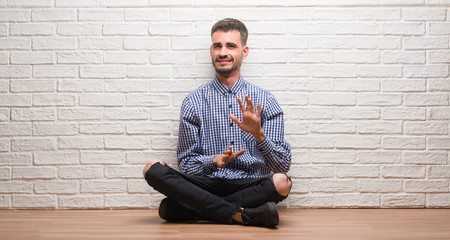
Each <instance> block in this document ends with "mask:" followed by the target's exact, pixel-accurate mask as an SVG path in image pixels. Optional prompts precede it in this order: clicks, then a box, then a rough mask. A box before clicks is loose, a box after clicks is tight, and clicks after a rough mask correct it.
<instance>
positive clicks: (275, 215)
mask: <svg viewBox="0 0 450 240" xmlns="http://www.w3.org/2000/svg"><path fill="white" fill-rule="evenodd" d="M266 204H267V206H268V207H269V210H270V213H271V214H270V215H271V216H273V217H272V218H271V219H270V227H276V226H277V225H278V223H279V222H280V218H279V216H278V211H277V205H276V204H275V203H274V202H268V203H266Z"/></svg>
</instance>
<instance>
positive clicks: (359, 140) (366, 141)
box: [335, 135, 381, 149]
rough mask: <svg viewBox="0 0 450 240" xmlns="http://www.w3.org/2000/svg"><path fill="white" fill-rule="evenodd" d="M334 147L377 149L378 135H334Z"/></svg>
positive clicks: (379, 142) (378, 144)
mask: <svg viewBox="0 0 450 240" xmlns="http://www.w3.org/2000/svg"><path fill="white" fill-rule="evenodd" d="M335 141H336V147H337V148H343V149H377V148H379V147H380V144H381V141H380V137H378V136H358V135H355V136H352V135H346V136H345V135H342V136H336V137H335Z"/></svg>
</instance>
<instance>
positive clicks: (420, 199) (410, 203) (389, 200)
mask: <svg viewBox="0 0 450 240" xmlns="http://www.w3.org/2000/svg"><path fill="white" fill-rule="evenodd" d="M424 206H425V195H424V194H395V195H394V194H393V195H390V194H389V195H382V196H381V207H382V208H423V207H424Z"/></svg>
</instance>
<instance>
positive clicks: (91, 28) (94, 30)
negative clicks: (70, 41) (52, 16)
mask: <svg viewBox="0 0 450 240" xmlns="http://www.w3.org/2000/svg"><path fill="white" fill-rule="evenodd" d="M57 33H58V35H62V36H100V35H102V25H101V24H87V23H65V24H59V25H58V30H57Z"/></svg>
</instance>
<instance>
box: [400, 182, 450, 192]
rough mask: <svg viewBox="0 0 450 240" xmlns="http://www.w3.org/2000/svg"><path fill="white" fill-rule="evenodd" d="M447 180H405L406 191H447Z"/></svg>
mask: <svg viewBox="0 0 450 240" xmlns="http://www.w3.org/2000/svg"><path fill="white" fill-rule="evenodd" d="M448 186H449V185H448V180H405V192H407V193H440V192H442V193H448V192H449V188H448Z"/></svg>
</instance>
